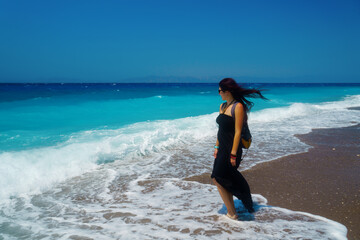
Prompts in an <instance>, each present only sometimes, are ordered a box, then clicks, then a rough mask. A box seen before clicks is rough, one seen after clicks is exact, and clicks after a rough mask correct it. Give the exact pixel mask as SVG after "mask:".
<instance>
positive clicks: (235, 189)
mask: <svg viewBox="0 0 360 240" xmlns="http://www.w3.org/2000/svg"><path fill="white" fill-rule="evenodd" d="M216 122H217V123H218V124H219V131H218V134H217V137H218V141H219V150H218V153H217V157H216V159H215V161H214V167H213V171H212V174H211V178H215V179H216V181H217V182H218V183H219V184H220V185H221V186H223V187H224V188H225V189H226V190H228V191H229V192H231V193H232V194H233V195H234V196H236V197H237V198H238V199H240V200H241V201H242V202H243V204H244V206H245V207H246V208H247V210H248V211H249V212H254V209H253V201H252V198H251V193H250V187H249V184H248V183H247V181H246V180H245V178H244V177H243V176H242V174H241V173H240V172H239V171H238V170H237V168H238V167H239V165H240V162H241V155H242V148H241V146H240V145H239V148H238V151H237V154H236V156H237V157H236V167H233V166H232V165H231V162H230V154H231V149H232V146H233V141H234V135H235V120H234V118H233V117H231V116H228V115H226V114H220V115H219V116H218V117H217V118H216Z"/></svg>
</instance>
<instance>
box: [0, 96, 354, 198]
mask: <svg viewBox="0 0 360 240" xmlns="http://www.w3.org/2000/svg"><path fill="white" fill-rule="evenodd" d="M359 105H360V95H355V96H349V97H346V98H345V99H344V100H342V101H336V102H328V103H322V104H303V103H294V104H292V105H291V106H288V107H282V108H272V109H264V110H261V111H258V112H254V113H251V114H250V118H249V125H250V129H251V131H252V135H253V145H252V147H251V148H250V150H249V152H248V154H247V155H246V160H244V161H243V163H242V168H249V167H251V166H253V165H255V164H257V163H259V162H262V161H269V160H273V159H275V158H278V157H281V156H285V155H289V154H294V153H299V152H304V151H306V150H307V149H308V148H309V146H307V145H306V144H304V143H301V142H300V141H299V140H298V139H297V138H296V137H294V134H304V133H308V132H310V131H311V129H312V128H324V127H344V126H349V125H353V124H355V123H359V122H360V114H359V111H356V110H349V109H347V108H348V107H354V106H359ZM216 116H217V113H213V114H209V115H203V116H199V117H188V118H182V119H176V120H162V121H152V122H141V123H136V124H132V125H129V126H126V127H123V128H120V129H115V130H97V131H85V132H81V133H78V134H74V135H73V136H71V138H70V140H69V141H67V142H65V143H63V144H61V145H58V146H53V147H44V148H39V149H31V150H23V151H18V152H4V153H1V154H0V159H1V162H2V164H1V165H0V189H1V190H0V199H2V201H3V200H4V199H8V198H9V197H10V196H17V195H19V194H33V193H38V192H41V191H44V190H45V189H48V188H49V187H51V186H52V185H53V184H56V183H58V182H61V181H64V180H66V179H68V178H71V177H74V176H79V175H81V174H83V173H85V172H88V171H91V170H93V169H97V167H98V164H101V163H109V162H113V161H120V162H122V163H125V162H128V163H130V166H131V164H133V163H134V162H137V164H140V165H146V166H147V167H148V168H152V171H153V172H155V173H156V174H158V173H161V174H164V172H166V170H169V171H168V172H169V173H167V174H166V175H167V176H169V177H179V176H181V177H186V176H189V175H190V176H191V175H197V174H201V173H204V172H209V171H211V163H212V152H213V148H212V146H213V144H214V143H215V141H216V131H217V126H216V123H215V118H216ZM138 156H143V158H138ZM144 159H146V160H148V161H145V160H144ZM171 159H181V163H180V164H176V163H175V160H171Z"/></svg>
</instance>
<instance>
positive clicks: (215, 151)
mask: <svg viewBox="0 0 360 240" xmlns="http://www.w3.org/2000/svg"><path fill="white" fill-rule="evenodd" d="M218 151H219V149H217V148H215V150H214V158H216V157H217V153H218Z"/></svg>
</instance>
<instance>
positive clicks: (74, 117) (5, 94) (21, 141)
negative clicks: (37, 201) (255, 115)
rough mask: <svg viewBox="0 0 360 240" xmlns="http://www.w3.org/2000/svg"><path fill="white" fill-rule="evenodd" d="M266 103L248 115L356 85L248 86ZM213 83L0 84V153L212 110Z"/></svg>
mask: <svg viewBox="0 0 360 240" xmlns="http://www.w3.org/2000/svg"><path fill="white" fill-rule="evenodd" d="M247 86H249V87H256V88H260V89H265V91H264V92H263V93H264V95H265V96H266V97H267V98H268V99H269V100H270V101H262V100H260V101H259V100H255V101H254V102H255V106H254V108H253V111H258V110H261V109H265V108H274V107H283V106H289V105H291V104H293V103H296V102H301V103H320V102H328V101H338V100H340V99H342V98H343V97H344V96H346V95H355V94H359V92H360V86H359V85H356V84H352V85H342V84H338V85H326V84H252V85H251V84H250V85H247ZM217 89H218V86H217V84H13V85H8V84H1V85H0V93H1V94H0V132H1V135H0V151H8V150H12V151H13V150H15V151H16V150H21V149H29V148H34V147H41V146H51V145H56V144H58V143H60V142H63V141H66V140H68V139H69V137H70V136H71V134H73V133H76V132H80V131H86V130H94V129H117V128H120V127H123V126H125V125H128V124H133V123H136V122H144V121H154V120H170V119H178V118H184V117H189V116H200V115H204V114H209V113H213V112H216V111H218V105H219V104H220V103H221V99H220V97H219V96H218V92H217Z"/></svg>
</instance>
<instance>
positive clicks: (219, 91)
mask: <svg viewBox="0 0 360 240" xmlns="http://www.w3.org/2000/svg"><path fill="white" fill-rule="evenodd" d="M218 91H219V93H220V92H226V91H224V90H221V89H219V90H218Z"/></svg>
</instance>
